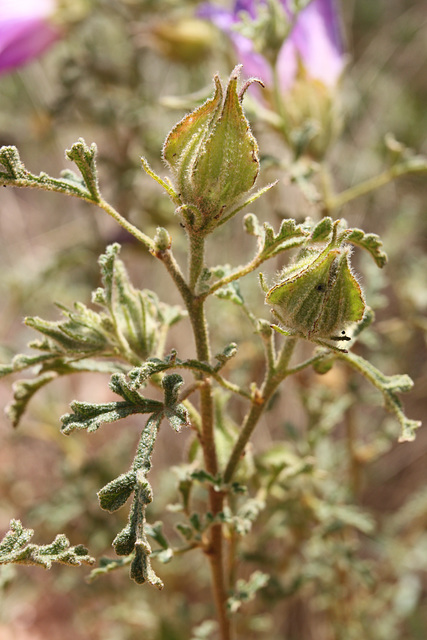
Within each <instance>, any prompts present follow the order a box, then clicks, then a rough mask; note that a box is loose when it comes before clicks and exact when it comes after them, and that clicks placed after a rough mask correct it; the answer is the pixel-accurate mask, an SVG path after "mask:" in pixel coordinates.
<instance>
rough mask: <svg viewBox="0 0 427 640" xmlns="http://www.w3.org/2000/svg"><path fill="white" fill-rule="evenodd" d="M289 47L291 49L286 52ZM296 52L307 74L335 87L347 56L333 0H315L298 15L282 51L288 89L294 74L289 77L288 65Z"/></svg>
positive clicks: (283, 77)
mask: <svg viewBox="0 0 427 640" xmlns="http://www.w3.org/2000/svg"><path fill="white" fill-rule="evenodd" d="M284 49H288V50H289V51H288V52H286V51H285V52H284V51H283V50H284ZM290 49H293V55H294V57H295V58H296V57H297V56H299V57H300V59H301V61H302V63H303V65H304V68H305V70H306V72H307V75H308V76H309V77H310V78H315V79H316V80H320V81H321V82H323V84H325V85H326V86H328V87H333V86H334V85H335V84H336V83H337V81H338V79H339V77H340V75H341V72H342V70H343V67H344V56H343V44H342V38H341V32H340V27H339V20H338V11H337V8H336V3H335V2H334V0H313V1H312V2H311V3H310V4H309V5H308V7H306V8H305V9H304V10H303V11H302V12H301V13H300V14H299V16H298V18H297V20H296V23H295V26H294V28H293V29H292V32H291V36H290V38H289V39H288V41H287V42H285V43H284V45H283V47H282V51H281V52H280V54H281V56H283V59H282V60H281V61H280V63H279V77H280V79H281V82H282V88H284V89H285V88H288V87H289V85H290V84H291V83H292V80H293V77H295V72H296V61H295V63H294V67H295V70H294V74H293V77H292V76H289V73H288V71H287V70H286V64H287V63H288V58H289V57H290V55H292V54H291V53H290Z"/></svg>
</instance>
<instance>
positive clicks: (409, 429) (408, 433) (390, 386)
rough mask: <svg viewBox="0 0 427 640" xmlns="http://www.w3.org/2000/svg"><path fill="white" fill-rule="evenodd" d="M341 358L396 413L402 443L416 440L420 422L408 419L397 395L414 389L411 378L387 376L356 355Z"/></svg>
mask: <svg viewBox="0 0 427 640" xmlns="http://www.w3.org/2000/svg"><path fill="white" fill-rule="evenodd" d="M338 357H339V358H341V359H342V360H345V361H346V362H347V363H348V364H349V365H350V366H352V367H353V368H354V369H356V370H357V371H359V373H361V374H362V375H363V376H364V377H365V378H366V379H367V380H369V381H370V382H371V383H372V384H373V385H374V386H375V387H376V388H377V389H379V391H381V393H382V394H383V397H384V405H385V408H386V409H387V411H390V412H391V413H394V415H395V416H396V418H397V419H398V421H399V422H400V425H401V435H400V438H399V441H400V442H408V441H412V440H414V439H415V431H416V429H418V428H419V427H420V426H421V422H420V421H419V420H410V419H409V418H407V417H406V415H405V413H404V411H403V406H402V403H401V401H400V400H399V398H398V397H397V395H396V394H397V393H404V392H405V391H409V390H410V389H412V387H413V384H414V383H413V382H412V380H411V378H410V377H409V376H407V375H394V376H386V375H384V374H383V373H382V372H381V371H379V370H378V369H377V368H376V367H374V365H373V364H371V363H370V362H368V361H367V360H365V359H364V358H362V357H361V356H357V355H355V354H354V353H342V354H339V355H338Z"/></svg>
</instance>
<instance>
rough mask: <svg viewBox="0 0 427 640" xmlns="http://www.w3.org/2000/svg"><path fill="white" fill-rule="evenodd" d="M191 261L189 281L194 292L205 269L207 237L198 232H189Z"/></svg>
mask: <svg viewBox="0 0 427 640" xmlns="http://www.w3.org/2000/svg"><path fill="white" fill-rule="evenodd" d="M189 242H190V262H189V274H188V281H189V285H190V289H191V291H193V292H194V290H195V288H196V285H197V280H198V279H199V276H200V274H201V272H202V270H203V266H204V261H205V238H204V236H202V235H199V234H198V233H190V234H189Z"/></svg>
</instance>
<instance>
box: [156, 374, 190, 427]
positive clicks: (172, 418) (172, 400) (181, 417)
mask: <svg viewBox="0 0 427 640" xmlns="http://www.w3.org/2000/svg"><path fill="white" fill-rule="evenodd" d="M183 384H184V380H183V379H182V377H181V376H180V375H179V374H178V373H172V374H169V375H166V376H165V377H164V378H163V380H162V386H163V389H164V392H165V404H164V411H163V413H164V417H165V418H166V419H167V420H168V421H169V424H170V425H171V427H172V428H173V429H175V431H180V430H181V429H182V427H189V426H190V418H189V415H188V411H187V409H186V407H185V406H184V405H183V404H182V403H180V402H179V395H178V394H179V390H180V388H181V387H182V385H183Z"/></svg>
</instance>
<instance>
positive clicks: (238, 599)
mask: <svg viewBox="0 0 427 640" xmlns="http://www.w3.org/2000/svg"><path fill="white" fill-rule="evenodd" d="M269 579H270V576H268V575H267V574H266V573H262V571H255V572H254V573H253V574H252V575H251V577H250V578H249V580H238V581H237V584H236V589H235V590H234V593H233V595H232V596H231V597H230V598H229V599H228V601H227V608H228V610H229V611H230V613H236V611H238V610H239V609H240V607H241V606H242V605H243V604H245V603H246V602H250V601H251V600H253V599H254V598H255V596H256V593H257V591H259V590H260V589H262V588H263V587H265V585H266V584H267V583H268V581H269Z"/></svg>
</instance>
